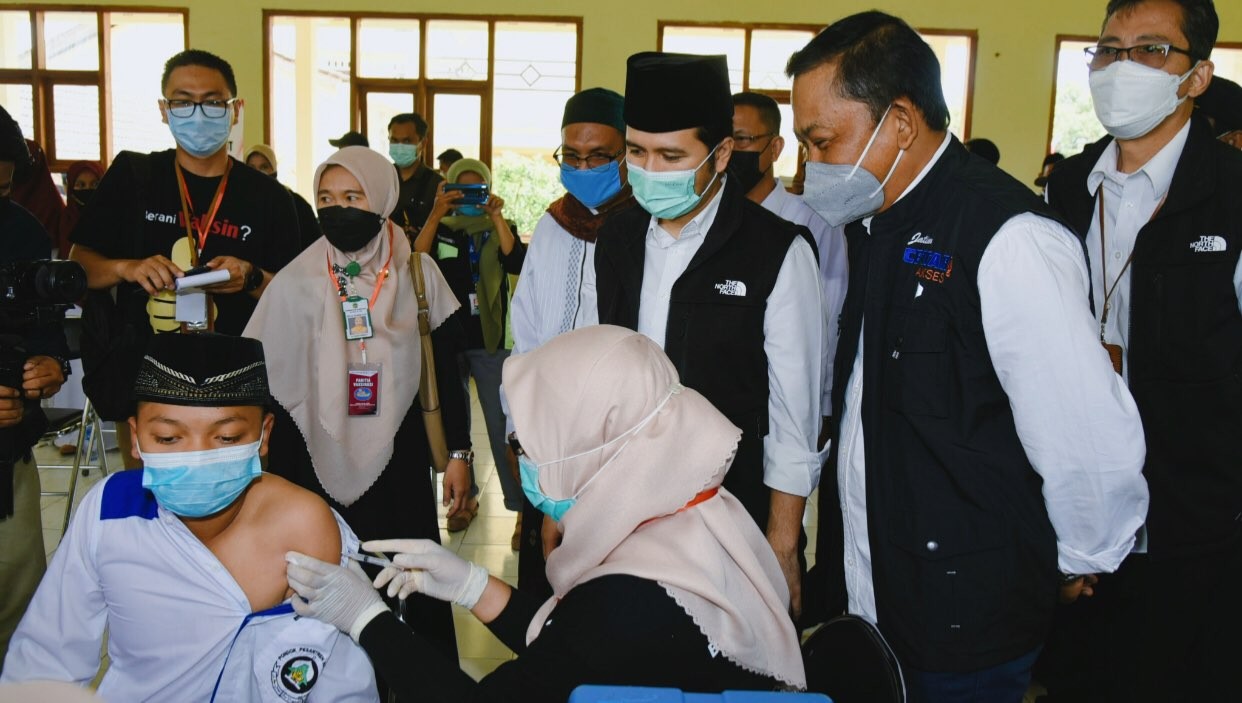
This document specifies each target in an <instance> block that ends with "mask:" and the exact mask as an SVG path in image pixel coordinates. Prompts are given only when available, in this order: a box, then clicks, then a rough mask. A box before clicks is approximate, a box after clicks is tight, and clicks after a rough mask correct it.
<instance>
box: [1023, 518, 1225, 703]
mask: <svg viewBox="0 0 1242 703" xmlns="http://www.w3.org/2000/svg"><path fill="white" fill-rule="evenodd" d="M1240 633H1242V539H1240V540H1235V542H1234V544H1233V545H1231V546H1230V547H1229V548H1227V549H1225V550H1223V551H1219V552H1213V553H1211V554H1206V555H1201V556H1194V557H1179V558H1163V559H1161V558H1156V559H1152V558H1151V557H1149V556H1148V555H1146V554H1132V555H1130V556H1129V557H1128V558H1127V559H1126V560H1125V562H1124V563H1122V565H1121V568H1120V569H1118V570H1117V573H1115V574H1110V575H1105V576H1102V577H1101V579H1100V583H1099V586H1098V587H1097V589H1096V595H1095V596H1094V597H1093V598H1090V599H1085V600H1084V601H1082V602H1080V603H1076V604H1074V605H1073V606H1068V607H1062V608H1060V609H1059V612H1058V613H1057V618H1056V624H1055V626H1054V630H1053V633H1052V635H1051V637H1050V639H1049V641H1048V646H1047V647H1046V649H1045V652H1044V655H1043V657H1041V660H1040V663H1039V665H1038V666H1037V668H1036V678H1037V679H1039V680H1040V681H1041V682H1042V683H1044V685H1045V686H1047V688H1048V692H1049V701H1050V702H1054V703H1064V702H1066V701H1071V702H1073V701H1127V702H1128V701H1153V702H1154V701H1161V702H1162V703H1163V702H1166V701H1230V700H1238V699H1239V697H1242V693H1240V692H1239V684H1240V683H1242V675H1240V674H1239V671H1240V669H1239V666H1238V662H1239V660H1240V659H1242V635H1240Z"/></svg>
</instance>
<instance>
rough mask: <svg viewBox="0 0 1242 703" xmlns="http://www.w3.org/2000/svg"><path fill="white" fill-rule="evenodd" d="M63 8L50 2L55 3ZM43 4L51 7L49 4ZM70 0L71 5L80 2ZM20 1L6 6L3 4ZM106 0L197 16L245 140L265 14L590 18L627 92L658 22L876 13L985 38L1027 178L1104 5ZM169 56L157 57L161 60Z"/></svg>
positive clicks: (927, 0)
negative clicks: (1062, 51)
mask: <svg viewBox="0 0 1242 703" xmlns="http://www.w3.org/2000/svg"><path fill="white" fill-rule="evenodd" d="M54 1H55V0H53V2H54ZM43 2H46V0H43ZM80 3H81V0H69V2H68V3H66V4H80ZM6 4H16V3H12V2H9V0H0V5H6ZM110 4H117V5H144V6H152V5H155V6H173V7H185V6H188V7H189V8H190V43H191V45H192V46H194V47H196V48H202V49H207V50H210V51H213V52H216V53H218V54H220V55H222V56H224V57H225V58H226V59H228V60H229V61H230V62H231V63H232V64H233V67H234V69H235V70H236V72H237V80H238V83H239V86H240V92H241V94H242V96H243V97H245V98H246V104H247V110H246V134H247V135H248V139H247V141H253V138H254V135H259V134H262V133H263V114H264V102H265V96H264V95H263V56H262V51H263V26H262V25H263V22H262V17H263V9H265V8H266V9H296V10H316V11H341V10H350V11H376V12H427V13H436V12H445V11H450V12H462V11H464V10H466V9H467V8H468V10H469V12H471V13H481V14H510V15H570V16H582V17H583V20H584V22H583V25H584V26H583V31H584V35H583V40H584V41H583V57H582V85H583V87H590V86H594V85H604V86H608V87H611V88H615V89H617V90H621V89H623V87H624V83H625V57H626V56H628V55H629V54H631V53H633V52H635V51H642V50H649V49H654V48H655V46H656V22H657V20H659V19H665V20H696V21H740V22H798V23H815V24H827V23H829V22H831V21H832V20H833V19H835V18H838V17H841V16H844V15H847V14H850V13H853V12H858V11H861V10H866V9H871V8H873V7H878V8H879V9H882V10H885V11H887V12H891V13H894V14H897V15H900V16H902V17H904V18H905V19H906V20H907V21H909V22H910V23H911V24H912V25H914V26H916V27H921V28H929V29H930V28H942V29H975V30H977V31H978V33H979V46H978V58H977V64H976V73H975V91H974V113H973V117H972V127H971V132H972V134H973V135H974V136H980V137H983V136H986V137H988V138H990V139H992V140H993V141H995V142H996V144H997V145H998V146H999V147H1000V150H1001V154H1002V161H1001V166H1003V167H1004V168H1006V169H1007V170H1008V171H1010V172H1011V173H1013V174H1014V175H1016V176H1018V177H1019V178H1021V180H1023V181H1024V182H1025V181H1029V180H1030V179H1031V178H1032V177H1033V176H1034V174H1035V172H1036V171H1037V170H1038V167H1039V163H1040V161H1041V160H1042V158H1043V153H1044V148H1045V144H1046V140H1047V134H1048V120H1049V105H1050V100H1051V95H1052V84H1053V53H1054V49H1055V46H1056V35H1057V34H1087V35H1094V34H1097V33H1098V31H1099V25H1100V22H1101V20H1102V16H1103V12H1104V6H1105V4H1106V3H1105V0H1044V1H1042V2H1015V1H1013V0H838V1H837V2H831V3H829V2H807V1H806V0H775V1H773V0H769V1H768V2H759V3H756V2H743V1H741V0H619V1H613V2H609V1H606V0H578V1H577V2H564V1H562V2H550V1H547V0H521V1H514V0H473V1H472V2H471V3H469V4H468V5H463V4H450V3H443V2H428V1H427V0H410V1H408V2H398V3H394V2H381V1H380V0H350V1H349V2H343V1H342V0H260V1H259V2H252V1H249V0H212V1H211V2H204V1H202V0H182V1H180V2H178V1H177V0H172V1H171V2H165V1H164V0H137V2H128V1H127V0H113V2H112V3H110ZM1217 12H1219V13H1220V16H1221V33H1220V40H1221V41H1232V42H1242V2H1240V1H1238V0H1227V1H1224V2H1217ZM165 58H166V57H152V60H153V61H163V60H164V59H165Z"/></svg>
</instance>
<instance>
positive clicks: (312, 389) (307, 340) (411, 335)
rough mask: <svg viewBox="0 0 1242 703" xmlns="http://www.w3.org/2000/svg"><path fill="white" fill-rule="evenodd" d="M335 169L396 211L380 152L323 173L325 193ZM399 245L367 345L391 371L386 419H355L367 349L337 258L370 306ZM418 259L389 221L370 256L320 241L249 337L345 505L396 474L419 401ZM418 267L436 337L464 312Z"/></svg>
mask: <svg viewBox="0 0 1242 703" xmlns="http://www.w3.org/2000/svg"><path fill="white" fill-rule="evenodd" d="M331 166H340V167H341V168H344V169H345V170H347V171H349V172H350V173H351V174H353V176H354V177H355V178H357V179H358V182H359V183H360V184H362V190H363V192H364V193H366V196H367V200H368V201H369V202H370V205H371V207H372V208H373V209H374V211H375V212H379V213H384V214H387V213H391V212H392V210H393V208H394V207H396V204H397V193H398V183H397V172H396V171H395V170H394V169H393V167H392V164H391V163H389V162H388V160H387V159H385V158H384V157H383V156H381V155H380V154H379V153H378V152H375V151H372V150H370V149H368V148H366V147H360V146H358V147H346V148H344V149H341V150H340V151H337V152H336V153H334V154H333V155H332V156H330V157H328V160H327V161H325V162H323V163H322V164H320V166H319V168H318V169H317V170H316V171H315V181H314V183H315V190H316V192H318V190H319V180H320V178H321V177H322V176H323V173H324V171H326V170H327V169H328V168H329V167H331ZM390 233H392V235H393V236H391V237H390V236H389V234H390ZM390 242H391V247H392V249H391V251H392V263H391V264H389V267H388V278H387V279H386V280H385V281H384V285H383V286H382V287H381V288H380V291H379V296H378V297H377V298H376V301H375V306H374V307H373V308H372V310H371V325H372V327H373V329H374V330H375V336H374V337H372V338H371V339H368V340H366V345H367V361H368V362H370V363H379V364H382V365H383V368H382V370H381V372H380V401H379V402H380V407H379V415H378V416H376V417H350V416H349V414H348V406H347V393H348V389H347V387H346V386H347V385H348V383H347V366H348V364H350V363H354V362H361V361H362V351H361V348H360V345H359V344H358V342H356V341H354V342H347V341H346V340H345V323H344V317H343V315H342V313H341V301H340V298H339V297H338V295H337V291H336V284H335V283H334V282H333V281H332V280H331V279H330V278H329V277H328V259H331V260H332V262H333V263H335V264H338V265H341V266H344V265H346V264H348V263H349V261H351V260H356V261H357V262H358V263H359V264H361V266H362V273H361V275H359V276H357V277H355V278H354V289H355V291H356V292H357V294H358V295H360V296H363V297H366V298H368V299H370V297H371V293H372V291H374V290H375V282H376V280H377V279H378V276H379V272H380V269H381V268H382V267H383V265H384V262H385V261H386V260H387V259H388V254H389V246H390V244H389V243H390ZM410 256H411V251H410V244H409V242H408V241H407V240H406V238H405V236H404V234H403V233H402V232H401V230H400V229H398V228H395V227H393V226H392V224H391V223H390V222H385V223H384V226H383V227H382V228H381V230H380V231H379V232H378V233H377V236H376V237H375V238H374V239H372V240H371V242H370V243H368V244H367V245H366V246H365V247H363V248H362V249H361V250H359V251H356V252H352V253H350V254H348V255H347V254H345V253H343V252H341V251H339V250H337V249H336V248H335V247H333V246H332V245H330V244H328V240H327V239H326V238H324V237H320V238H319V239H318V240H316V241H315V242H314V243H313V244H311V245H310V246H309V247H307V249H306V251H304V252H302V254H301V255H299V256H298V257H297V258H296V259H294V260H293V261H292V262H290V263H289V265H288V266H286V267H285V268H284V269H282V270H281V271H280V273H279V274H277V275H276V277H275V278H274V279H273V280H272V282H271V284H270V285H269V286H268V288H267V290H266V291H264V293H263V297H262V298H260V299H259V305H258V307H257V308H256V309H255V311H254V315H252V316H251V318H250V324H248V325H247V326H246V331H245V332H244V333H243V334H245V336H247V337H254V338H256V339H259V340H261V341H262V342H263V349H264V353H265V355H266V356H267V359H268V376H269V381H270V384H271V388H272V395H273V396H275V397H276V400H277V402H279V403H280V404H281V406H282V407H283V408H284V409H285V410H286V411H287V412H288V413H289V414H290V415H291V416H293V421H294V422H295V423H296V424H297V426H298V430H299V431H301V433H302V437H303V439H305V441H306V447H307V449H308V450H309V453H310V457H311V463H312V464H313V465H314V467H315V475H316V476H317V477H318V478H319V482H320V484H322V485H323V487H324V489H325V490H326V491H327V492H328V495H330V496H332V497H333V498H334V499H336V500H337V501H338V502H340V503H341V504H343V505H350V504H352V503H353V502H354V501H356V500H358V498H359V497H361V496H362V494H363V493H366V491H367V489H368V488H370V487H371V484H373V483H375V479H376V478H378V477H379V475H380V472H382V471H383V470H384V467H385V466H387V465H388V462H389V460H390V459H391V458H392V452H393V440H394V438H395V437H396V434H397V428H399V427H400V426H401V421H402V420H403V419H405V415H406V412H407V411H409V409H410V407H411V406H412V405H413V403H414V402H415V395H416V394H417V393H418V369H419V368H420V364H421V363H422V353H421V351H420V348H419V340H418V301H417V300H416V299H415V297H414V280H413V277H412V275H411V273H410V268H409V262H410ZM419 261H420V263H421V265H422V267H423V278H424V280H425V281H426V286H427V300H428V303H429V305H430V308H431V325H432V327H433V328H435V327H438V326H439V325H440V323H441V322H443V321H444V319H445V318H447V317H448V316H449V315H450V314H452V312H453V311H454V310H456V309H457V308H458V307H459V304H458V302H457V299H456V298H455V297H453V293H452V291H451V290H450V289H449V287H448V284H447V283H446V282H445V281H444V277H443V276H441V275H440V269H439V268H438V267H437V266H436V265H435V262H434V261H432V260H431V258H430V257H428V256H427V255H425V254H424V255H422V256H420V257H419ZM448 361H451V360H445V361H443V362H442V363H447V362H448ZM440 392H442V393H443V392H451V389H449V390H448V391H446V390H445V389H441V391H440ZM418 468H420V467H416V466H409V467H402V470H409V471H414V470H417V469H418ZM424 468H425V467H424Z"/></svg>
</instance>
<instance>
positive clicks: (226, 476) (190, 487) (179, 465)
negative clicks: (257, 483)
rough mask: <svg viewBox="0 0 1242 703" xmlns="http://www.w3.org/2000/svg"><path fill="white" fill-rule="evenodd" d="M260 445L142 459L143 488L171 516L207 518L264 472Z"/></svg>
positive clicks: (168, 453) (148, 456) (147, 456)
mask: <svg viewBox="0 0 1242 703" xmlns="http://www.w3.org/2000/svg"><path fill="white" fill-rule="evenodd" d="M262 444H263V436H262V435H261V434H260V436H259V441H257V442H251V443H250V444H243V445H240V446H235V447H222V448H220V449H207V450H204V451H196V452H160V453H154V454H148V453H147V452H144V451H142V449H141V448H140V449H139V450H138V454H139V456H141V457H142V464H143V467H142V487H143V488H146V489H147V490H149V491H151V492H152V493H153V494H155V500H156V502H158V503H159V504H160V507H162V508H164V509H165V510H167V511H168V512H170V513H173V514H175V515H180V516H181V517H207V516H208V515H214V514H216V513H218V512H220V511H221V510H224V509H225V508H227V507H229V506H230V505H232V504H233V501H235V500H237V497H238V496H240V495H241V494H242V491H244V490H246V487H247V486H249V485H250V483H251V482H252V481H254V480H255V478H257V477H258V476H259V474H261V473H262V472H263V469H262V466H261V465H260V462H259V447H260V445H262Z"/></svg>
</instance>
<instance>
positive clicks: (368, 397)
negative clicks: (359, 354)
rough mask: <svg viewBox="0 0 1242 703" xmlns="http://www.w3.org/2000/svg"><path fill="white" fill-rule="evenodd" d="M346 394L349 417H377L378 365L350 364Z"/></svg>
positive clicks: (378, 392)
mask: <svg viewBox="0 0 1242 703" xmlns="http://www.w3.org/2000/svg"><path fill="white" fill-rule="evenodd" d="M348 392H349V395H348V398H349V414H350V415H351V416H354V417H367V416H375V415H379V401H380V364H350V365H349V385H348Z"/></svg>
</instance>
